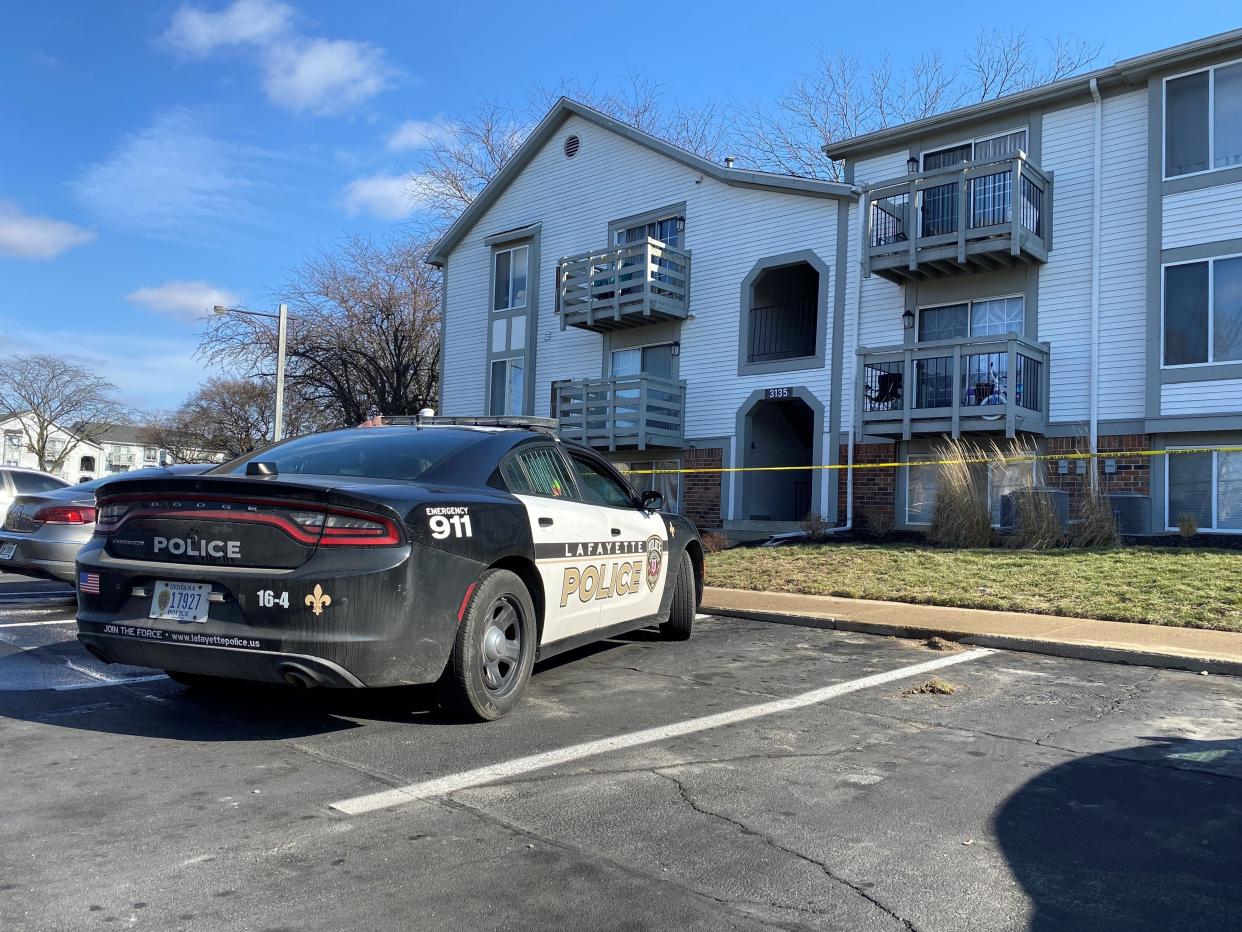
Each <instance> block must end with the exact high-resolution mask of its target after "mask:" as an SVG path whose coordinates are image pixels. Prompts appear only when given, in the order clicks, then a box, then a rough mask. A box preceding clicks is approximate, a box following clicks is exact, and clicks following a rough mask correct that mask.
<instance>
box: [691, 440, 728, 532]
mask: <svg viewBox="0 0 1242 932" xmlns="http://www.w3.org/2000/svg"><path fill="white" fill-rule="evenodd" d="M723 457H724V451H722V450H720V449H713V448H710V447H709V448H705V449H695V450H686V451H685V452H684V453H683V454H682V457H681V466H682V468H683V469H719V468H720V466H721V465H722V463H723V462H724V459H723ZM722 480H723V473H718V472H692V473H684V474H683V475H682V477H681V513H682V514H683V515H685V516H686V517H687V518H689V519H690V520H691V521H693V522H694V524H695V526H696V527H699V528H717V527H720V525H721V519H720V488H721V482H722Z"/></svg>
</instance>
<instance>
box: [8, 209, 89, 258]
mask: <svg viewBox="0 0 1242 932" xmlns="http://www.w3.org/2000/svg"><path fill="white" fill-rule="evenodd" d="M94 238H95V233H94V231H93V230H87V229H84V228H82V227H80V226H77V225H75V224H72V223H66V222H65V221H63V220H52V219H51V218H50V217H32V216H31V215H30V214H27V213H24V212H23V211H22V209H21V208H20V207H18V206H17V205H16V204H14V203H12V202H11V201H0V256H9V257H11V258H14V259H54V258H56V257H57V256H59V255H60V254H61V253H62V252H66V251H68V250H70V249H72V248H73V247H74V246H81V245H82V244H83V243H89V242H90V241H91V240H93V239H94Z"/></svg>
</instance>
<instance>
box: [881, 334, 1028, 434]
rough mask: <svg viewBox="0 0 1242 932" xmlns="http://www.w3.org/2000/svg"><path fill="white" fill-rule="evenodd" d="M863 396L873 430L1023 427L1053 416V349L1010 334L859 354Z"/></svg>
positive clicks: (952, 431) (1012, 430)
mask: <svg viewBox="0 0 1242 932" xmlns="http://www.w3.org/2000/svg"><path fill="white" fill-rule="evenodd" d="M858 352H859V362H860V365H859V369H858V383H859V384H858V394H859V401H860V405H859V406H860V408H861V411H860V417H861V420H862V425H863V430H864V431H865V432H866V433H871V434H878V435H885V436H894V437H900V438H901V439H903V440H909V439H910V437H911V436H912V435H913V434H915V433H950V434H952V435H953V436H954V437H957V436H960V435H961V433H962V432H963V431H1001V430H1003V431H1004V432H1005V436H1006V437H1013V436H1014V435H1015V433H1016V432H1017V431H1019V430H1021V431H1027V432H1030V433H1042V432H1043V430H1044V428H1045V426H1046V424H1047V419H1048V344H1047V343H1035V342H1032V341H1030V340H1026V339H1023V338H1022V337H1019V336H1018V335H1016V334H1013V333H1009V334H1004V335H1001V336H995V337H975V338H969V339H962V340H937V341H934V342H929V343H919V344H915V345H911V346H886V347H880V348H868V347H863V348H860V349H859V351H858Z"/></svg>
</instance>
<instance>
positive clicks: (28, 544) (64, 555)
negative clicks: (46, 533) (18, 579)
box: [0, 531, 83, 584]
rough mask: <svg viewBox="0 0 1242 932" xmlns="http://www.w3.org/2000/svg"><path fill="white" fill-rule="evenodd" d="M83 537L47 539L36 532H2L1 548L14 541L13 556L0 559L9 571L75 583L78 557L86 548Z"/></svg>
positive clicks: (0, 565) (0, 538)
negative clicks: (83, 545)
mask: <svg viewBox="0 0 1242 932" xmlns="http://www.w3.org/2000/svg"><path fill="white" fill-rule="evenodd" d="M82 543H83V541H82V540H80V539H79V540H45V539H40V538H39V537H38V536H35V535H32V534H14V533H11V532H8V531H4V532H0V549H2V548H3V547H4V545H5V544H14V545H16V547H17V549H16V550H15V551H14V553H13V556H12V557H10V558H9V559H7V560H3V561H0V567H3V568H4V569H5V570H7V571H9V572H15V573H25V574H26V575H28V576H41V577H43V578H44V579H55V580H57V581H59V582H67V583H70V584H72V583H74V581H75V576H74V560H75V559H76V558H77V555H78V551H79V550H80V549H82Z"/></svg>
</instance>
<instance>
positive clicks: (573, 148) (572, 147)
mask: <svg viewBox="0 0 1242 932" xmlns="http://www.w3.org/2000/svg"><path fill="white" fill-rule="evenodd" d="M581 146H582V140H581V139H579V138H578V137H577V136H566V137H565V158H567V159H572V158H573V157H574V156H575V155H577V154H578V149H579V148H580V147H581Z"/></svg>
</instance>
